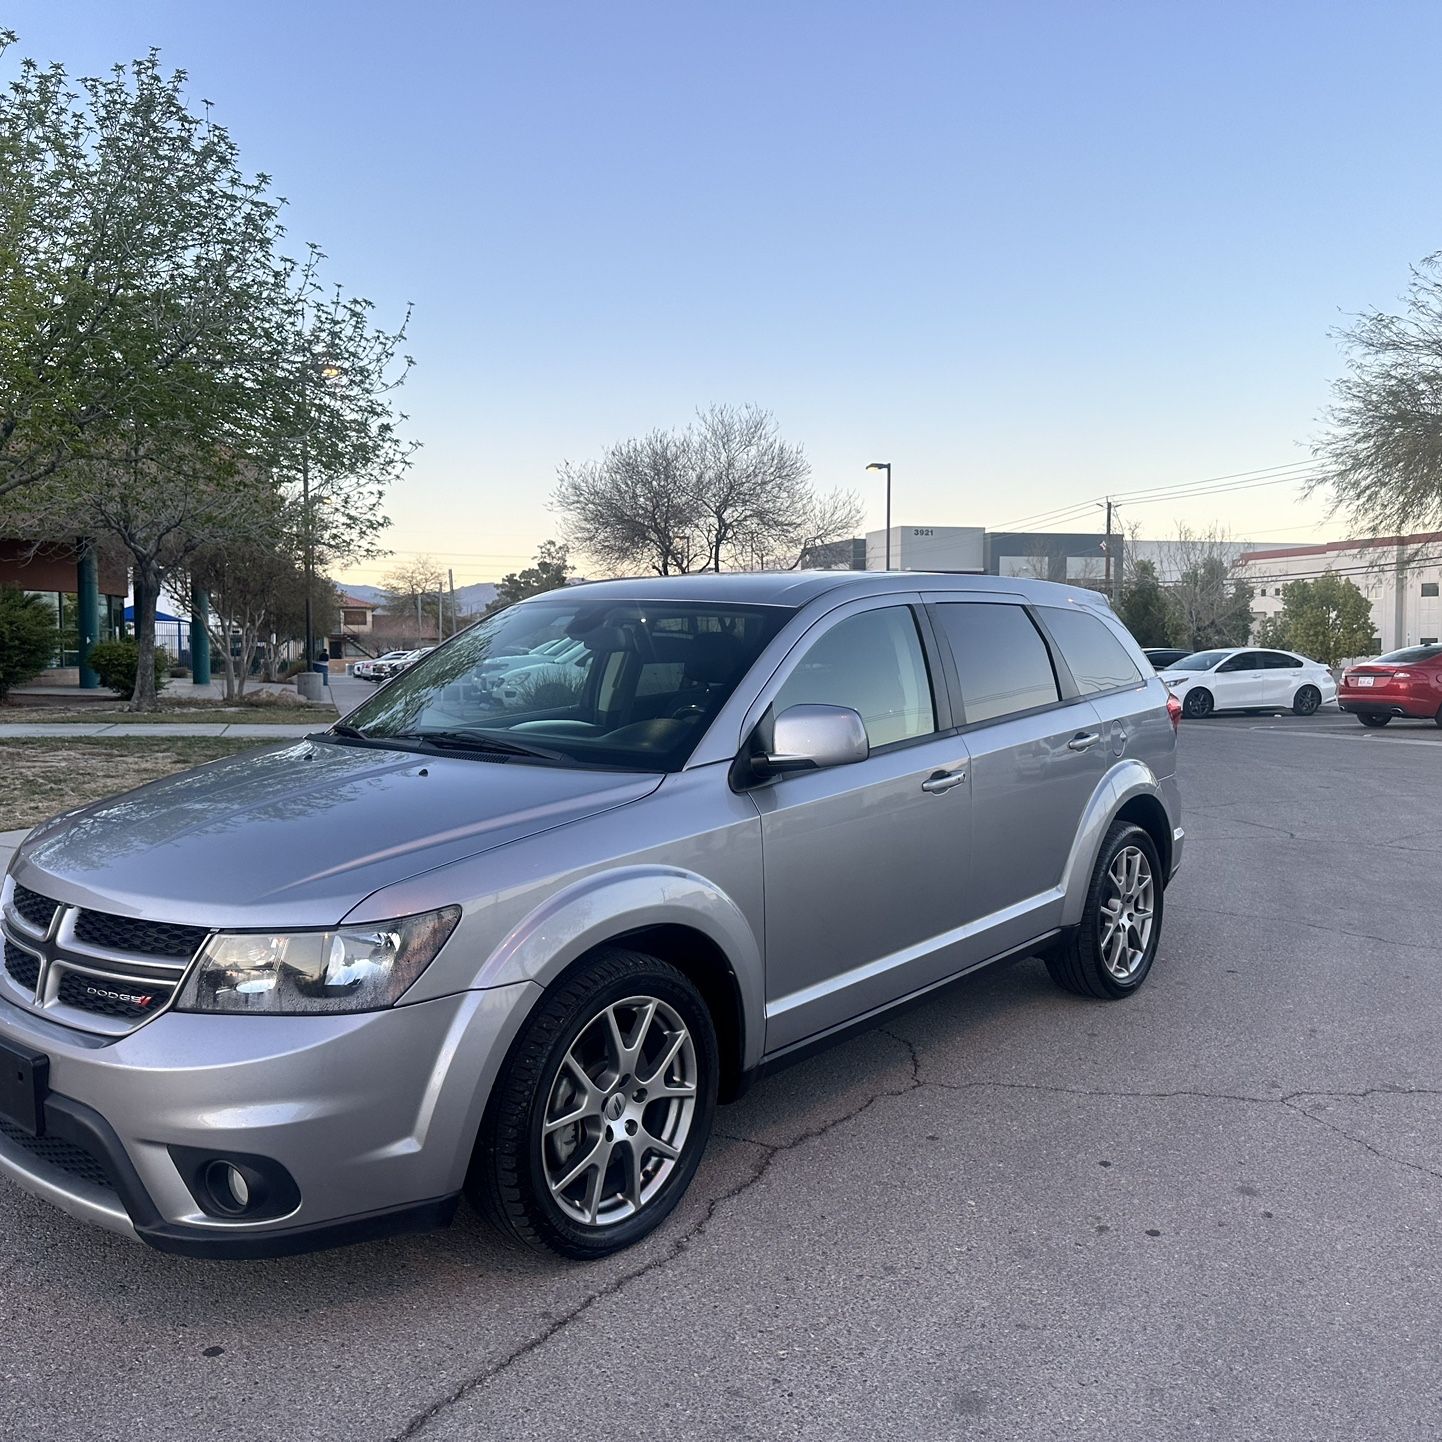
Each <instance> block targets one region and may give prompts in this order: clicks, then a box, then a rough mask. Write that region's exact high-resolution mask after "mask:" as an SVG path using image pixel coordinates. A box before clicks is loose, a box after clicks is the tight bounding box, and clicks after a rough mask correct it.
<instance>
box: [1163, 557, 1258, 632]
mask: <svg viewBox="0 0 1442 1442" xmlns="http://www.w3.org/2000/svg"><path fill="white" fill-rule="evenodd" d="M1170 627H1171V634H1170V640H1171V643H1172V645H1173V646H1186V647H1188V648H1190V649H1191V650H1193V651H1202V650H1205V649H1206V648H1208V647H1210V646H1244V645H1246V643H1247V638H1248V637H1249V636H1250V635H1251V631H1252V588H1251V587H1250V586H1248V585H1247V584H1246V583H1245V582H1243V581H1233V580H1231V579H1230V568H1229V567H1228V565H1227V563H1226V562H1225V561H1224V560H1223V559H1222V558H1221V557H1220V556H1204V557H1202V559H1200V560H1198V561H1194V562H1193V563H1192V564H1191V565H1190V566H1188V567H1187V568H1186V569H1185V570H1184V571H1183V572H1182V574H1181V576H1180V578H1179V579H1178V581H1177V584H1176V587H1175V588H1174V590H1173V592H1172V607H1171V622H1170Z"/></svg>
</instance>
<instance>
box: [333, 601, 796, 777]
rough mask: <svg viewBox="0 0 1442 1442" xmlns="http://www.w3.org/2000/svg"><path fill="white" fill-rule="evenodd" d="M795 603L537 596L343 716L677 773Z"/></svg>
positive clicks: (458, 742)
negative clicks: (610, 599) (750, 603)
mask: <svg viewBox="0 0 1442 1442" xmlns="http://www.w3.org/2000/svg"><path fill="white" fill-rule="evenodd" d="M790 614H791V613H790V611H789V610H787V609H786V608H784V607H778V606H736V605H712V604H708V603H706V602H689V601H663V602H656V601H644V602H641V601H596V600H588V599H587V598H586V597H585V596H584V595H580V596H576V597H574V598H565V597H559V596H558V597H557V598H556V599H550V598H547V599H544V600H537V601H527V602H525V603H523V604H521V605H518V606H512V607H509V608H508V609H507V610H504V611H501V612H499V613H498V614H497V615H495V616H493V617H491V618H490V619H489V620H486V621H482V622H480V624H479V625H476V626H473V627H471V629H470V630H468V631H464V632H462V634H461V635H459V636H457V637H456V638H455V639H454V640H452V641H448V642H447V643H446V644H445V645H444V646H441V647H439V648H438V649H436V650H435V651H432V652H431V653H430V654H429V655H427V656H423V657H422V658H421V659H420V660H419V661H417V662H416V663H415V665H413V666H412V667H411V668H410V669H409V670H407V671H404V672H402V673H401V675H400V676H398V677H397V678H396V679H395V680H394V681H392V682H391V683H390V684H389V685H387V686H386V687H385V689H384V690H382V691H379V692H377V693H376V695H375V696H374V697H372V698H371V699H370V700H369V701H366V702H364V703H363V704H362V705H361V706H359V707H358V708H357V709H356V710H354V711H353V712H351V714H350V715H349V716H347V717H346V727H347V728H348V729H349V730H350V731H353V732H357V733H359V735H360V736H361V737H362V738H364V739H371V740H387V739H395V740H400V741H411V742H420V743H422V744H424V742H425V741H426V740H427V738H434V744H436V745H442V744H444V745H446V746H447V747H448V748H461V749H464V748H465V747H466V746H472V747H474V748H475V749H476V750H478V751H495V752H498V753H499V752H504V753H506V754H509V755H512V756H514V757H515V758H516V759H518V760H523V761H524V760H528V759H529V760H538V761H539V760H543V761H547V762H550V763H551V764H554V763H555V762H556V761H558V760H559V761H562V762H565V763H568V764H574V765H579V766H605V767H615V768H621V769H625V770H632V771H674V770H677V769H679V768H680V767H681V766H682V765H684V764H685V761H686V758H687V757H688V756H689V755H690V754H691V752H692V751H693V750H694V749H695V746H696V743H697V742H698V741H699V740H700V739H701V736H702V734H703V733H704V732H705V730H706V728H707V726H709V725H710V724H711V721H712V719H713V718H714V717H715V715H716V713H717V712H718V711H719V710H720V709H721V707H722V705H723V704H724V703H725V701H726V700H727V698H728V697H729V696H730V695H731V692H732V691H733V690H734V689H735V687H736V684H737V683H738V682H739V681H740V680H741V678H742V677H743V676H744V675H745V674H746V672H747V671H748V670H749V669H750V667H751V663H752V662H753V661H755V659H756V657H757V656H758V655H759V654H760V652H761V649H762V647H763V646H765V645H766V643H767V642H768V641H769V640H770V639H771V638H772V636H774V635H775V634H776V632H777V631H778V630H779V629H780V627H781V623H782V622H783V621H785V620H786V618H787V617H788V616H789V615H790ZM502 658H504V663H503V664H500V665H498V664H497V662H500V661H502ZM342 734H344V733H342Z"/></svg>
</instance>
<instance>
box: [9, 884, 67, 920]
mask: <svg viewBox="0 0 1442 1442" xmlns="http://www.w3.org/2000/svg"><path fill="white" fill-rule="evenodd" d="M11 905H12V906H14V908H15V910H16V911H17V912H19V913H20V915H21V916H23V917H24V918H25V920H26V921H27V922H29V924H30V925H31V926H33V927H34V928H35V930H36V931H45V930H46V929H47V928H48V927H49V925H50V918H51V917H52V916H54V915H55V908H56V907H57V906H59V905H60V903H59V902H58V901H51V899H50V898H49V897H48V896H41V895H40V893H39V892H38V891H31V890H30V888H29V887H26V886H17V887H16V888H15V895H14V897H13V898H12V900H11Z"/></svg>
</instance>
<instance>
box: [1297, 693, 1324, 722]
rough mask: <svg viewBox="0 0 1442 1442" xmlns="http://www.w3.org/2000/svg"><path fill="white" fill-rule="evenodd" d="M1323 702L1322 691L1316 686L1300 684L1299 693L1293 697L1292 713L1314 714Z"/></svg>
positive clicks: (1301, 714)
mask: <svg viewBox="0 0 1442 1442" xmlns="http://www.w3.org/2000/svg"><path fill="white" fill-rule="evenodd" d="M1321 704H1322V693H1321V692H1320V691H1319V690H1317V688H1316V687H1315V686H1299V687H1298V688H1297V694H1296V695H1295V696H1293V697H1292V714H1293V715H1295V716H1313V715H1315V714H1316V711H1317V707H1318V706H1320V705H1321Z"/></svg>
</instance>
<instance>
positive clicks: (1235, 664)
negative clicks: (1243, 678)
mask: <svg viewBox="0 0 1442 1442" xmlns="http://www.w3.org/2000/svg"><path fill="white" fill-rule="evenodd" d="M1261 669H1262V659H1261V657H1260V656H1258V655H1257V653H1256V652H1255V651H1238V652H1237V654H1236V655H1235V656H1232V657H1230V658H1229V659H1227V660H1225V661H1223V662H1222V664H1221V665H1220V666H1218V667H1217V670H1218V671H1260V670H1261Z"/></svg>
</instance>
